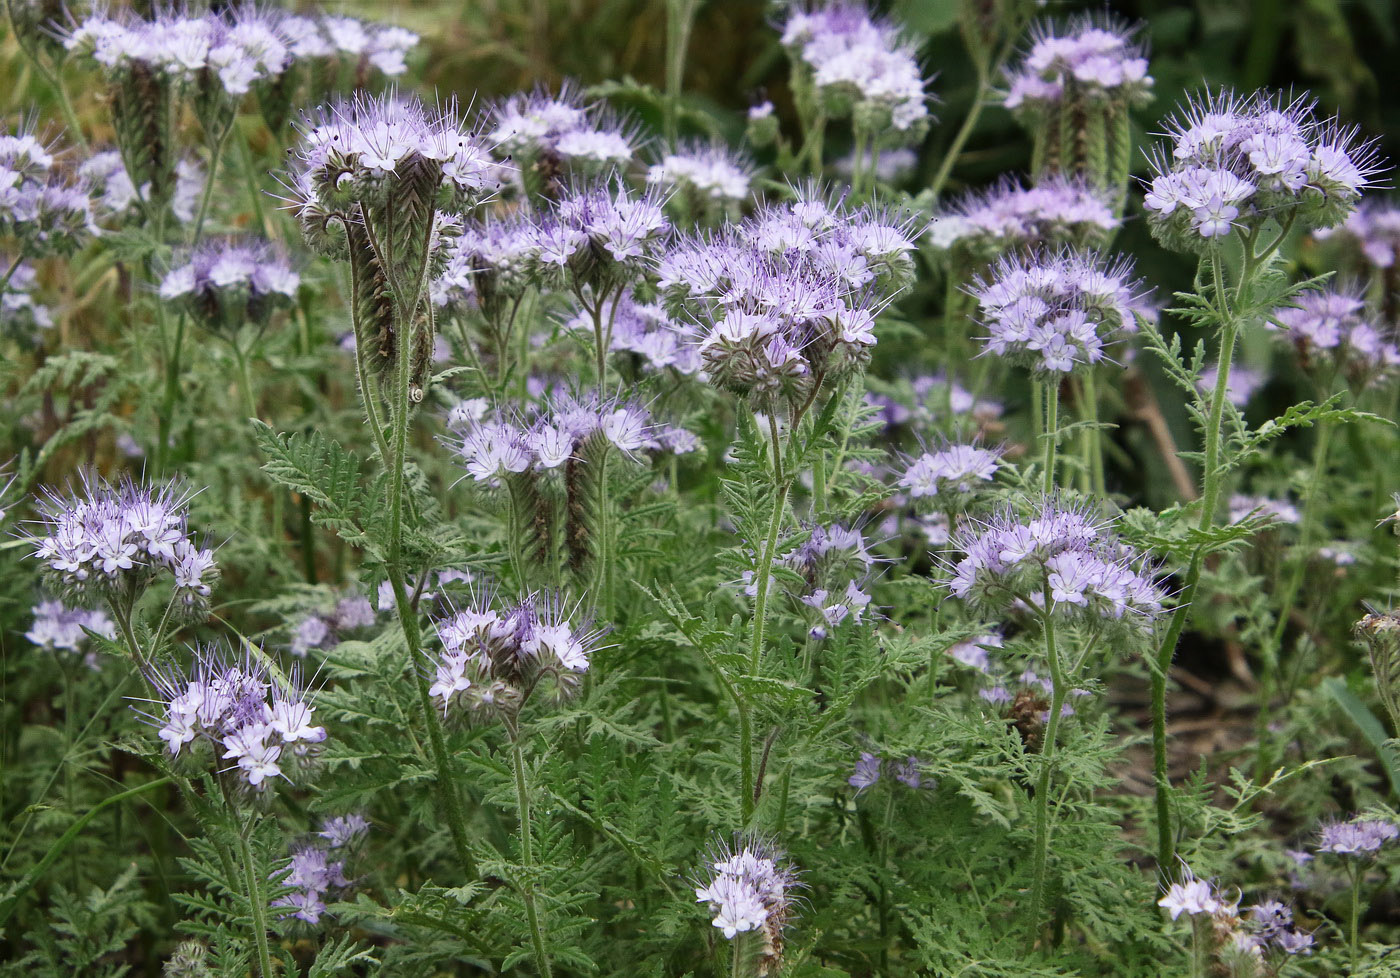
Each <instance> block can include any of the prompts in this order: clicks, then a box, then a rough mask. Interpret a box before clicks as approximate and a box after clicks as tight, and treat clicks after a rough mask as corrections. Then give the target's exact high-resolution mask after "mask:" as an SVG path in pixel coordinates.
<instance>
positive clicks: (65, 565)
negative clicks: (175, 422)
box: [32, 475, 218, 621]
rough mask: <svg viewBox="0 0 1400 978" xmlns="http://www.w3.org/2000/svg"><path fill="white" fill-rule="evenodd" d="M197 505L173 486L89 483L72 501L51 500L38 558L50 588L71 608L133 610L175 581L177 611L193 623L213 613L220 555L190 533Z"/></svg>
mask: <svg viewBox="0 0 1400 978" xmlns="http://www.w3.org/2000/svg"><path fill="white" fill-rule="evenodd" d="M188 503H189V497H188V496H187V495H185V494H183V493H182V492H181V491H180V490H179V489H178V488H177V487H176V486H175V485H174V484H173V483H167V484H164V485H161V486H150V485H144V484H137V483H135V482H133V481H131V479H129V478H127V479H124V480H122V481H121V482H118V483H117V484H115V485H113V484H111V483H108V482H105V481H102V480H101V479H98V478H97V477H95V476H89V475H84V476H83V478H82V483H81V487H80V488H79V489H78V490H77V491H76V493H74V494H73V495H71V496H68V495H59V494H57V493H54V492H49V493H48V494H47V498H46V499H44V500H42V501H41V502H40V505H39V511H40V519H39V520H38V524H39V532H38V533H37V534H36V538H37V545H36V547H35V550H34V552H33V554H32V556H34V557H36V558H38V559H39V560H41V561H43V562H44V564H45V567H46V577H47V579H48V587H49V589H50V590H52V591H53V592H54V593H56V594H61V595H64V596H65V600H71V601H73V602H76V603H80V604H81V603H87V602H90V601H96V600H107V601H116V602H132V603H134V601H135V599H136V598H137V597H139V596H140V595H141V593H142V592H143V591H144V590H145V589H146V588H147V587H148V586H149V585H150V584H151V583H152V582H153V581H154V580H155V579H156V578H157V577H158V576H163V575H166V574H168V575H169V576H170V578H171V583H172V587H173V594H172V596H171V599H170V600H171V602H172V608H173V609H174V610H175V611H176V612H178V613H179V614H180V615H181V616H182V617H183V618H185V619H186V620H189V621H198V620H202V619H203V618H204V617H205V616H207V615H208V612H209V594H210V592H211V589H212V585H213V583H214V581H215V580H216V579H217V577H218V568H217V567H216V566H215V564H214V553H213V551H212V550H207V549H201V548H200V547H198V546H197V545H196V544H195V542H194V538H193V536H192V535H191V534H190V532H189V528H188Z"/></svg>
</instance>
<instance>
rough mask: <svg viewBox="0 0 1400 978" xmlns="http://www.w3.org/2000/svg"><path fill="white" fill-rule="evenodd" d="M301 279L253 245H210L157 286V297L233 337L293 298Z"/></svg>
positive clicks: (264, 247) (269, 250)
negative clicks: (177, 304) (245, 326)
mask: <svg viewBox="0 0 1400 978" xmlns="http://www.w3.org/2000/svg"><path fill="white" fill-rule="evenodd" d="M300 284H301V276H300V275H298V274H297V273H296V272H295V271H293V270H292V267H291V264H290V263H289V262H288V261H287V259H286V257H284V256H283V255H281V254H279V253H278V252H277V251H276V250H275V249H274V248H273V247H272V246H271V245H270V244H268V243H267V242H265V241H258V240H252V239H250V240H228V241H217V240H216V241H209V242H207V243H205V244H204V245H201V246H200V247H199V248H198V249H197V250H196V251H195V252H194V254H192V255H190V257H189V260H188V261H186V262H185V263H183V264H180V265H176V266H175V267H174V268H172V269H171V270H170V271H169V272H167V273H166V276H165V278H164V280H162V281H161V283H160V297H161V298H162V299H169V300H174V301H178V302H179V303H180V304H181V305H183V306H184V307H185V308H187V309H189V310H190V312H191V313H192V314H193V315H194V317H195V319H196V321H197V322H200V323H201V324H203V325H205V326H206V327H208V328H210V329H220V328H222V329H226V330H229V331H234V332H236V331H237V330H238V329H239V328H240V327H241V326H243V325H245V324H252V325H256V326H263V325H266V322H267V317H268V316H270V315H271V314H272V312H273V311H274V310H276V309H278V308H280V307H287V306H290V305H291V304H292V301H293V300H294V299H295V298H296V294H297V288H298V286H300Z"/></svg>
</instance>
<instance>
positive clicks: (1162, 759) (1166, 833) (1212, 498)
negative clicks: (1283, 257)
mask: <svg viewBox="0 0 1400 978" xmlns="http://www.w3.org/2000/svg"><path fill="white" fill-rule="evenodd" d="M1203 261H1208V262H1210V266H1211V272H1212V275H1213V278H1214V288H1213V291H1214V300H1215V303H1216V309H1217V313H1218V315H1219V318H1220V355H1219V357H1218V358H1217V361H1216V378H1215V389H1214V390H1213V391H1212V392H1211V400H1210V415H1209V418H1208V420H1207V421H1206V431H1205V437H1206V446H1205V447H1206V452H1205V464H1204V468H1203V471H1202V473H1201V479H1202V487H1203V489H1202V494H1201V515H1200V519H1199V521H1198V528H1199V529H1200V530H1201V531H1202V532H1205V531H1208V530H1209V529H1210V528H1211V527H1212V526H1213V525H1214V523H1215V511H1216V509H1217V508H1218V507H1219V503H1220V488H1221V482H1222V480H1221V475H1222V473H1221V471H1220V441H1221V426H1222V422H1223V420H1224V417H1225V401H1226V398H1227V396H1228V394H1229V388H1230V364H1231V362H1232V361H1233V360H1234V356H1235V341H1236V339H1237V338H1238V335H1239V323H1238V322H1237V321H1236V318H1235V312H1234V310H1232V309H1231V308H1230V306H1229V304H1228V303H1227V301H1226V297H1225V289H1224V283H1223V281H1222V277H1221V273H1220V261H1221V256H1220V254H1219V253H1218V252H1217V253H1215V254H1212V255H1210V256H1208V257H1206V258H1205V259H1203ZM1252 267H1253V266H1252V263H1251V262H1250V261H1248V260H1247V261H1246V263H1245V270H1244V272H1242V273H1241V280H1240V285H1239V288H1238V289H1237V290H1236V295H1235V300H1236V306H1238V304H1239V300H1240V298H1241V296H1240V293H1242V292H1243V291H1244V289H1245V287H1246V285H1247V284H1248V276H1249V275H1250V272H1251V269H1252ZM1197 275H1198V277H1199V272H1198V273H1197ZM1204 561H1205V554H1204V553H1203V552H1202V550H1201V548H1199V547H1198V548H1196V550H1195V552H1194V553H1192V555H1191V562H1190V564H1189V566H1188V567H1187V570H1186V578H1185V582H1184V586H1183V587H1182V589H1181V593H1180V595H1179V596H1178V603H1177V608H1176V611H1175V612H1173V613H1172V617H1171V622H1170V624H1169V625H1168V626H1167V633H1166V635H1165V636H1164V637H1163V639H1162V644H1161V645H1160V646H1159V647H1158V649H1157V656H1156V661H1155V662H1154V663H1153V670H1152V761H1153V764H1152V769H1153V780H1154V781H1155V787H1156V809H1157V872H1158V873H1160V874H1161V875H1162V876H1163V877H1164V878H1170V877H1171V876H1173V875H1174V874H1175V872H1176V869H1175V864H1176V860H1175V859H1174V855H1175V851H1176V844H1175V840H1174V839H1173V833H1172V825H1171V781H1170V776H1169V774H1168V771H1167V675H1168V673H1169V672H1170V670H1171V664H1172V657H1173V656H1174V655H1175V653H1176V645H1177V642H1178V641H1180V640H1181V634H1182V632H1183V631H1184V630H1185V628H1186V621H1187V618H1188V617H1189V616H1190V613H1191V606H1192V601H1193V599H1194V598H1195V594H1196V585H1197V584H1199V583H1200V580H1201V570H1202V568H1203V566H1204Z"/></svg>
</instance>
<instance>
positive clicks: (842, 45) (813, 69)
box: [782, 0, 929, 145]
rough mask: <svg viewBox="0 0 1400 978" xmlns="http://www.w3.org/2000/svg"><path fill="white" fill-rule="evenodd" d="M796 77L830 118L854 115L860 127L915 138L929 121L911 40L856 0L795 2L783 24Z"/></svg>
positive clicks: (905, 141)
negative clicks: (818, 4)
mask: <svg viewBox="0 0 1400 978" xmlns="http://www.w3.org/2000/svg"><path fill="white" fill-rule="evenodd" d="M782 42H783V46H784V47H786V48H787V49H788V52H789V55H790V57H791V58H792V59H793V67H794V72H795V73H796V74H797V75H798V76H799V81H798V83H797V84H798V85H800V86H803V87H808V88H809V89H810V90H811V91H813V92H814V93H815V95H816V98H817V99H818V100H819V102H820V104H821V109H822V112H823V114H824V115H826V117H827V118H830V119H842V118H845V117H847V116H854V118H855V122H856V126H857V128H858V129H859V130H861V131H863V132H867V133H873V134H878V135H879V136H881V138H882V140H883V141H886V142H888V143H889V144H890V145H912V144H915V143H918V142H919V141H920V140H922V139H923V135H924V133H925V132H926V131H927V129H928V124H929V112H928V96H927V95H926V94H925V92H924V79H923V75H922V73H921V72H920V70H919V64H918V61H917V59H916V56H915V48H914V45H913V44H912V43H911V42H909V41H906V40H905V39H904V37H903V36H902V34H901V32H900V30H899V28H898V27H896V26H895V25H894V24H892V23H890V22H888V21H884V20H877V19H876V18H874V17H872V16H871V14H870V12H869V11H868V10H867V9H866V8H865V6H864V5H863V4H861V3H858V2H855V0H837V2H832V3H827V4H825V5H824V6H821V7H810V6H809V7H807V8H806V9H803V8H802V7H799V6H796V5H794V9H793V11H792V13H790V14H789V15H788V18H787V21H786V23H784V24H783V28H782Z"/></svg>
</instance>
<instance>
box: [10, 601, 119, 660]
mask: <svg viewBox="0 0 1400 978" xmlns="http://www.w3.org/2000/svg"><path fill="white" fill-rule="evenodd" d="M32 613H33V615H34V624H33V625H31V626H30V629H29V631H27V632H25V633H24V637H25V638H27V639H29V641H31V642H33V643H34V644H35V645H37V646H38V647H39V648H41V649H48V650H50V651H55V652H72V653H74V654H79V653H81V654H83V661H84V662H85V663H86V664H87V665H89V666H91V667H92V668H94V669H95V668H97V663H98V658H97V655H96V653H94V652H91V651H89V650H88V648H87V645H88V634H87V633H88V632H93V633H95V634H97V635H101V636H102V637H103V638H116V637H117V626H116V625H114V624H113V623H112V619H111V618H110V617H108V615H107V613H106V612H105V611H103V610H102V609H101V608H70V607H68V606H67V605H65V604H64V603H63V602H62V601H54V600H47V601H40V602H39V603H38V604H36V605H35V606H34V608H33V609H32Z"/></svg>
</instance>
